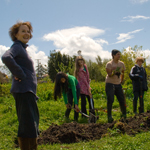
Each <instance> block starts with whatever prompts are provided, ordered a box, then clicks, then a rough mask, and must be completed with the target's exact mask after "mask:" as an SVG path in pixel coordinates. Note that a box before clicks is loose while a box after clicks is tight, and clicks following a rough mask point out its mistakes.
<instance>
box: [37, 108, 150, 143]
mask: <svg viewBox="0 0 150 150" xmlns="http://www.w3.org/2000/svg"><path fill="white" fill-rule="evenodd" d="M108 129H114V130H115V129H116V132H118V133H123V134H124V133H126V134H128V135H135V134H137V133H140V132H146V131H149V130H150V111H147V112H146V113H142V114H139V115H135V116H134V117H130V118H127V119H126V120H124V119H120V120H119V121H114V122H113V123H106V124H100V123H91V124H79V123H76V122H72V123H65V124H63V125H60V126H59V125H55V124H53V125H51V126H50V127H49V128H48V129H47V130H46V131H43V132H42V133H41V135H40V136H39V137H38V144H39V145H40V144H53V143H61V144H62V143H76V142H79V141H89V140H96V139H100V138H101V137H103V136H106V135H108V134H110V130H108Z"/></svg>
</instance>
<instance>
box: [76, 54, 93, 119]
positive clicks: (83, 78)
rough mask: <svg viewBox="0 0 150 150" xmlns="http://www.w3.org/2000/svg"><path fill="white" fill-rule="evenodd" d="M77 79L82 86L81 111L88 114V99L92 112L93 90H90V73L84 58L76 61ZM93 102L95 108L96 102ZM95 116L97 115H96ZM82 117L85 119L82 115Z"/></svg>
mask: <svg viewBox="0 0 150 150" xmlns="http://www.w3.org/2000/svg"><path fill="white" fill-rule="evenodd" d="M75 77H76V78H77V80H78V82H79V85H80V96H81V111H82V112H83V113H85V114H87V110H86V99H87V100H88V103H89V109H90V110H91V101H90V98H91V97H92V94H91V88H90V79H89V71H88V68H87V66H86V64H85V60H84V59H83V57H82V56H77V57H76V61H75ZM91 100H92V105H93V107H94V102H93V99H91ZM94 114H95V113H94ZM82 117H84V116H83V115H82Z"/></svg>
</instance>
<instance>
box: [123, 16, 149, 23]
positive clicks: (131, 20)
mask: <svg viewBox="0 0 150 150" xmlns="http://www.w3.org/2000/svg"><path fill="white" fill-rule="evenodd" d="M139 19H143V20H147V19H150V17H146V16H140V15H136V16H127V17H123V20H122V21H128V22H134V21H136V20H139Z"/></svg>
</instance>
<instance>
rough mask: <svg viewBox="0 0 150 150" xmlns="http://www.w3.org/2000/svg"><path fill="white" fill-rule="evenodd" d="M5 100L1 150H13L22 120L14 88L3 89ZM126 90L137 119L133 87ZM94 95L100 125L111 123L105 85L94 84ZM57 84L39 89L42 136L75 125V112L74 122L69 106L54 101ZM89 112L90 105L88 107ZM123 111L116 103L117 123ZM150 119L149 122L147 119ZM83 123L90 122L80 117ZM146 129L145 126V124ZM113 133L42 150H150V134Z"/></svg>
mask: <svg viewBox="0 0 150 150" xmlns="http://www.w3.org/2000/svg"><path fill="white" fill-rule="evenodd" d="M2 86H3V88H2V89H4V90H3V94H4V95H3V97H0V120H1V121H0V149H4V150H12V149H16V150H19V148H15V147H14V140H15V139H16V137H17V130H18V120H17V115H16V108H15V100H14V99H13V97H12V95H11V94H10V92H9V91H10V86H11V85H10V84H6V85H2ZM123 87H125V88H127V92H126V103H127V117H130V116H133V115H134V114H133V112H132V109H133V106H132V99H133V95H132V85H131V84H130V83H128V84H125V85H124V86H123ZM91 88H92V95H93V99H94V104H95V108H97V109H98V115H99V120H98V121H97V123H107V111H106V108H107V100H106V94H105V83H104V82H95V81H92V82H91ZM53 89H54V83H52V82H50V81H49V80H47V83H39V84H38V88H37V95H38V96H39V100H38V102H37V104H38V108H39V112H40V124H39V129H40V132H42V131H44V130H46V129H47V128H48V127H49V126H50V125H52V124H53V123H54V124H58V125H61V124H63V123H65V122H71V121H72V119H73V115H74V112H73V111H71V114H70V120H66V119H65V118H64V113H65V109H66V107H65V104H64V100H63V98H61V99H58V101H55V100H54V99H53ZM149 99H150V92H149V91H148V92H146V93H145V95H144V105H145V111H146V110H149V109H150V102H149ZM79 108H80V109H81V100H79ZM87 108H88V104H87ZM120 114H121V112H120V108H119V103H118V101H117V99H116V98H115V101H114V103H113V109H112V115H113V117H114V119H115V120H119V119H120ZM145 119H146V118H145ZM79 123H87V121H86V120H83V119H82V118H81V115H80V117H79ZM141 126H142V124H141ZM108 130H109V133H110V134H111V136H110V134H107V135H104V137H103V138H101V139H99V140H96V141H89V142H84V141H83V142H79V143H73V144H53V145H40V146H39V149H42V150H48V149H52V150H57V149H58V150H59V149H66V148H68V149H74V150H76V149H77V150H83V149H86V150H92V149H93V150H96V149H97V150H99V149H108V150H110V149H112V150H117V149H118V150H120V149H124V150H125V149H142V150H147V149H149V144H150V142H149V141H150V132H147V133H140V134H137V135H136V136H135V137H131V136H128V135H120V134H118V132H117V130H116V129H113V130H110V129H108Z"/></svg>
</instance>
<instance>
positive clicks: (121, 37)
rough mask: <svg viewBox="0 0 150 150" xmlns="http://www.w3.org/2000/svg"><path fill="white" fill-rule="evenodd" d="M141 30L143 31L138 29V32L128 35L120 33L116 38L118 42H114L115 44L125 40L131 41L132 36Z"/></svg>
mask: <svg viewBox="0 0 150 150" xmlns="http://www.w3.org/2000/svg"><path fill="white" fill-rule="evenodd" d="M142 30H143V29H138V30H134V31H131V32H128V33H120V34H119V37H117V40H118V42H116V43H123V42H125V41H126V40H129V39H132V38H134V35H133V34H134V33H137V32H140V31H142Z"/></svg>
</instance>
